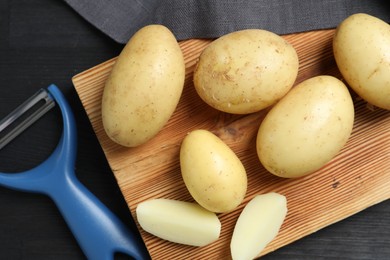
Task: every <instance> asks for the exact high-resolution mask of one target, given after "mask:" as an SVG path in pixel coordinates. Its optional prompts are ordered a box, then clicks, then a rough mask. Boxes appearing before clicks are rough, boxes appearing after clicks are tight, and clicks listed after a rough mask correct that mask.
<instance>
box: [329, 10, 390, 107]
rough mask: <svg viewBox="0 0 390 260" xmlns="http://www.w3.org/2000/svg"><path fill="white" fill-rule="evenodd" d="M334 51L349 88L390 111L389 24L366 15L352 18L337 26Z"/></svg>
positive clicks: (373, 103)
mask: <svg viewBox="0 0 390 260" xmlns="http://www.w3.org/2000/svg"><path fill="white" fill-rule="evenodd" d="M333 52H334V56H335V59H336V62H337V66H338V68H339V70H340V72H341V74H342V75H343V77H344V78H345V80H346V81H347V82H348V84H349V86H350V87H351V88H352V89H353V90H354V91H355V92H356V93H357V94H358V95H359V96H360V97H361V98H363V99H364V100H366V101H367V102H368V103H370V104H372V105H374V106H377V107H380V108H383V109H387V110H390V25H389V24H388V23H386V22H384V21H382V20H380V19H378V18H376V17H373V16H371V15H368V14H363V13H360V14H354V15H351V16H349V17H348V18H347V19H345V20H344V21H343V22H342V23H340V25H339V26H338V27H337V30H336V33H335V36H334V40H333Z"/></svg>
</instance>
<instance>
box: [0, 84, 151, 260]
mask: <svg viewBox="0 0 390 260" xmlns="http://www.w3.org/2000/svg"><path fill="white" fill-rule="evenodd" d="M42 100H43V101H44V104H43V106H41V107H39V108H38V109H36V110H35V111H34V112H33V113H32V114H31V115H30V116H29V117H28V118H27V119H25V120H24V121H23V122H22V123H20V124H19V125H18V127H17V128H15V130H14V131H11V132H9V133H8V134H6V135H5V136H4V137H3V138H2V139H0V149H1V148H2V147H3V146H5V145H6V144H7V143H8V142H10V141H11V140H12V139H13V138H14V137H16V136H17V135H18V134H19V133H20V132H22V131H23V130H24V129H26V128H27V127H28V126H29V125H31V124H32V123H33V122H35V121H36V120H37V119H38V118H40V117H41V116H42V115H43V114H45V113H46V112H47V111H49V110H50V109H51V108H52V107H54V106H55V104H56V103H57V104H58V106H59V107H60V110H61V115H62V119H63V132H62V136H61V138H60V140H59V143H58V145H57V147H56V148H55V150H54V151H53V153H52V154H51V155H50V156H49V157H48V158H47V159H46V160H45V161H44V162H43V163H41V164H40V165H38V166H36V167H35V168H33V169H30V170H27V171H25V172H20V173H13V174H9V173H0V185H1V186H4V187H8V188H11V189H15V190H20V191H25V192H35V193H42V194H45V195H47V196H49V197H50V198H51V199H52V200H53V201H54V202H55V204H56V205H57V207H58V208H59V210H60V212H61V214H62V216H63V217H64V219H65V221H66V222H67V224H68V226H69V228H70V230H71V231H72V233H73V235H74V236H75V238H76V240H77V242H78V243H79V245H80V247H81V249H82V251H83V252H84V254H85V256H86V257H87V258H88V259H104V260H107V259H113V258H114V254H115V253H123V254H127V255H129V256H131V257H132V258H134V259H137V260H141V259H150V257H149V255H148V253H147V251H146V248H145V246H144V245H143V243H141V240H140V239H137V237H136V236H135V235H134V234H133V233H132V232H131V231H130V230H129V229H127V227H126V226H125V225H124V224H123V223H122V222H121V221H120V220H119V218H118V217H117V216H116V215H114V214H113V213H112V212H111V211H110V210H109V209H108V208H107V207H106V206H105V205H104V204H103V203H102V202H100V201H99V200H98V199H97V198H96V197H95V196H94V195H93V194H92V193H91V192H90V191H89V190H88V189H87V188H86V187H85V186H84V185H83V184H82V183H81V182H80V181H79V180H78V179H77V178H76V174H75V172H74V166H75V161H76V149H77V148H76V146H77V133H76V125H75V119H74V116H73V113H72V111H71V108H70V106H69V104H68V103H67V101H66V99H65V97H64V96H63V94H62V93H61V91H60V90H59V89H58V87H57V86H56V85H54V84H52V85H50V86H49V87H48V88H47V89H41V90H39V91H38V92H37V93H36V94H35V95H34V96H33V97H31V98H30V99H29V100H27V101H26V102H24V103H23V104H22V105H20V106H19V107H17V108H16V109H15V110H14V111H13V112H12V113H11V114H10V115H9V116H7V117H6V118H4V119H3V120H2V121H0V132H1V131H3V130H4V129H5V128H6V127H7V126H9V125H10V124H12V123H13V122H14V121H15V120H16V119H17V118H19V117H20V116H21V115H22V114H24V113H25V112H26V111H27V110H30V109H31V108H32V107H33V106H34V105H35V106H36V104H38V102H41V101H42ZM41 103H42V102H41Z"/></svg>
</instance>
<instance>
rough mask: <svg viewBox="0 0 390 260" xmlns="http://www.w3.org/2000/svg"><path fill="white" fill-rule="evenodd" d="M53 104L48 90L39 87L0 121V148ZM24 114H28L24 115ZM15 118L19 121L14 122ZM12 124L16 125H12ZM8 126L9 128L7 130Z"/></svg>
mask: <svg viewBox="0 0 390 260" xmlns="http://www.w3.org/2000/svg"><path fill="white" fill-rule="evenodd" d="M40 103H42V104H40ZM54 106H55V101H54V99H53V98H52V97H51V95H50V94H49V92H48V91H46V90H45V89H40V90H39V91H38V92H36V93H35V94H34V95H33V96H31V97H30V98H29V99H27V100H26V101H25V102H23V103H22V104H21V105H19V106H18V107H17V108H16V109H14V110H13V111H12V112H11V113H10V114H8V115H7V116H6V117H5V118H3V119H2V120H1V121H0V150H1V149H2V148H3V147H4V146H6V145H7V144H8V143H9V142H11V141H12V140H13V139H15V137H17V136H18V135H19V134H20V133H22V132H23V131H24V130H26V129H27V128H28V127H29V126H31V125H32V124H33V123H34V122H36V121H37V120H38V119H39V118H41V117H42V116H43V115H44V114H46V113H47V112H48V111H49V110H50V109H51V108H53V107H54ZM28 113H30V114H28ZM26 114H28V115H27V116H26ZM17 120H19V121H20V122H16V121H17ZM13 124H16V125H15V126H13ZM8 128H11V129H10V130H9V129H8Z"/></svg>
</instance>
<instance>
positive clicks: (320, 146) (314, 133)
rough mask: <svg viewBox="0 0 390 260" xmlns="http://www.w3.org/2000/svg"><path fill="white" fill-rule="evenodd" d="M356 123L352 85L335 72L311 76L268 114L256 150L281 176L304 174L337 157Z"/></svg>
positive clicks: (269, 166)
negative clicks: (349, 89) (351, 93)
mask: <svg viewBox="0 0 390 260" xmlns="http://www.w3.org/2000/svg"><path fill="white" fill-rule="evenodd" d="M353 122H354V106H353V102H352V98H351V95H350V93H349V91H348V89H347V87H346V86H345V85H344V84H343V83H342V82H341V81H340V80H338V79H336V78H334V77H331V76H317V77H314V78H310V79H307V80H305V81H303V82H302V83H300V84H298V85H297V86H296V87H294V88H293V89H292V90H291V91H290V92H289V93H288V94H287V95H286V96H285V97H284V98H283V99H282V100H280V101H279V102H278V103H277V104H276V105H275V106H274V107H273V108H272V109H271V110H270V111H269V113H268V114H267V115H266V117H265V118H264V120H263V122H262V123H261V125H260V128H259V131H258V134H257V154H258V156H259V159H260V161H261V163H262V164H263V166H264V167H265V168H266V169H267V170H268V171H270V172H271V173H273V174H275V175H277V176H280V177H286V178H294V177H300V176H304V175H307V174H310V173H313V172H314V171H316V170H318V169H319V168H321V167H322V166H324V165H325V164H326V163H328V162H329V161H330V160H331V159H332V158H333V157H334V156H336V154H337V153H338V152H339V151H340V150H341V148H342V147H343V146H344V145H345V143H346V142H347V140H348V138H349V136H350V135H351V132H352V127H353Z"/></svg>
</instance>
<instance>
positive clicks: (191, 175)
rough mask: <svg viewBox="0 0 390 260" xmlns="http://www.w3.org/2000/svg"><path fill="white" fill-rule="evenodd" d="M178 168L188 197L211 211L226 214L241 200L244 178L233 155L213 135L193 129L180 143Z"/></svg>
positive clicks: (245, 179) (244, 174)
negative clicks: (190, 196)
mask: <svg viewBox="0 0 390 260" xmlns="http://www.w3.org/2000/svg"><path fill="white" fill-rule="evenodd" d="M180 166H181V172H182V176H183V180H184V183H185V185H186V187H187V189H188V191H189V192H190V194H191V195H192V197H193V198H194V199H195V200H196V202H198V203H199V204H200V205H201V206H203V207H204V208H206V209H208V210H210V211H212V212H218V213H220V212H228V211H231V210H233V209H234V208H236V207H237V206H238V205H239V204H240V203H241V201H242V200H243V199H244V197H245V194H246V190H247V175H246V171H245V168H244V166H243V165H242V163H241V161H240V159H239V158H238V157H237V156H236V154H235V153H234V152H233V151H232V150H231V149H230V148H229V147H228V146H227V145H226V144H225V143H224V142H223V141H222V140H221V139H219V138H218V137H217V136H215V135H214V134H212V133H211V132H209V131H206V130H195V131H193V132H191V133H189V134H188V135H187V136H186V137H185V138H184V140H183V143H182V145H181V148H180Z"/></svg>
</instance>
